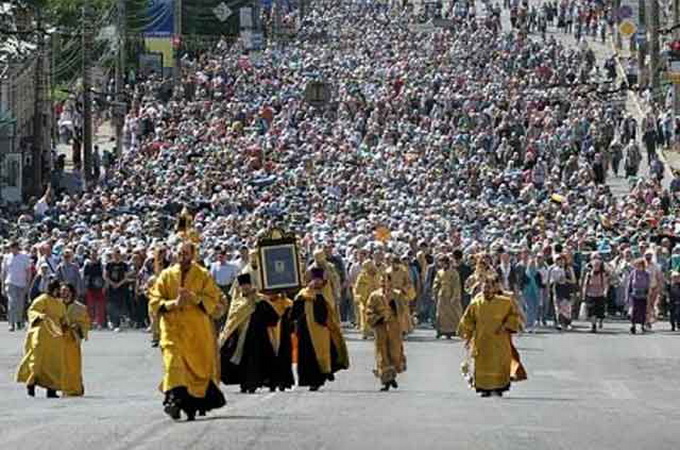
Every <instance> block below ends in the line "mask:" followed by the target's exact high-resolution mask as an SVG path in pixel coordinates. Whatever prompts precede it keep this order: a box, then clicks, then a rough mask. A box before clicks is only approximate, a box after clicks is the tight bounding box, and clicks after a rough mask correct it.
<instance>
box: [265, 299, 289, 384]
mask: <svg viewBox="0 0 680 450" xmlns="http://www.w3.org/2000/svg"><path fill="white" fill-rule="evenodd" d="M291 313H292V307H290V308H286V310H285V311H284V313H283V315H281V316H280V321H281V336H280V338H279V352H278V354H276V355H275V356H274V359H273V360H272V363H271V379H270V382H269V388H270V389H272V390H273V389H275V388H279V389H282V390H283V389H290V388H292V387H293V385H294V384H295V377H294V376H293V342H292V340H291V334H292V333H293V322H292V320H291Z"/></svg>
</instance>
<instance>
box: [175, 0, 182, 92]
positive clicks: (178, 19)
mask: <svg viewBox="0 0 680 450" xmlns="http://www.w3.org/2000/svg"><path fill="white" fill-rule="evenodd" d="M174 31H175V33H174V35H175V39H174V42H173V44H174V47H175V70H174V73H173V80H174V84H175V92H176V90H177V88H178V87H179V85H180V83H181V82H182V60H181V58H180V56H181V52H180V51H181V49H182V45H183V44H184V42H182V41H183V39H182V0H175V13H174Z"/></svg>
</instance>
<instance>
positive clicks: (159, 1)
mask: <svg viewBox="0 0 680 450" xmlns="http://www.w3.org/2000/svg"><path fill="white" fill-rule="evenodd" d="M147 5H148V6H147V10H146V20H145V21H144V22H145V26H144V36H147V37H168V36H171V35H172V34H173V31H174V28H175V0H148V4H147Z"/></svg>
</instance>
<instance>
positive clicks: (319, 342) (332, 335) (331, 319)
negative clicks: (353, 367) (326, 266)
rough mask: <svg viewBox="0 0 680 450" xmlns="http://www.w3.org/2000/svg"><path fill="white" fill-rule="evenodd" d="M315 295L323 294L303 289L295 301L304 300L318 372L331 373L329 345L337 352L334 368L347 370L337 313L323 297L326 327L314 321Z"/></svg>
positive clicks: (345, 352)
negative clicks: (325, 310)
mask: <svg viewBox="0 0 680 450" xmlns="http://www.w3.org/2000/svg"><path fill="white" fill-rule="evenodd" d="M317 293H320V294H323V292H319V291H316V290H314V289H311V288H304V289H302V290H301V291H300V292H299V293H298V295H297V297H296V299H297V300H298V301H299V300H304V302H305V318H306V323H307V329H308V330H309V335H310V337H311V339H312V345H313V347H314V354H315V355H316V360H317V362H318V364H319V370H320V371H321V373H324V374H326V373H332V367H333V364H332V361H331V344H333V345H334V346H335V349H336V351H337V358H338V360H337V364H336V366H339V367H341V368H343V369H347V368H349V353H348V352H347V344H346V343H345V338H344V337H343V336H342V330H341V329H340V321H339V319H338V316H337V313H336V312H335V309H334V308H333V305H332V304H331V303H330V301H329V299H328V298H326V297H325V296H324V299H325V300H326V303H327V308H328V321H327V324H326V326H323V325H320V324H318V323H317V322H316V320H314V299H315V298H316V295H317Z"/></svg>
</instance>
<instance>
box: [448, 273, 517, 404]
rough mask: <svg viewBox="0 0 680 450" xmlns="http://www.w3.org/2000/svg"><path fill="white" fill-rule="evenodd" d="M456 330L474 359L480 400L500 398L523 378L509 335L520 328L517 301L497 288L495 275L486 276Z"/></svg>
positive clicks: (476, 386) (474, 377) (475, 381)
mask: <svg viewBox="0 0 680 450" xmlns="http://www.w3.org/2000/svg"><path fill="white" fill-rule="evenodd" d="M478 281H480V282H481V290H482V292H481V293H479V294H477V296H475V298H474V299H473V300H472V302H471V303H470V305H469V306H468V308H467V309H466V310H465V314H464V315H463V319H462V320H461V322H460V326H459V327H458V334H459V336H461V337H462V338H463V339H465V341H466V346H467V347H468V348H469V350H470V355H471V357H472V359H473V360H474V376H473V380H474V387H475V389H476V390H477V392H479V393H480V394H481V396H482V397H490V396H492V395H493V396H498V397H502V396H503V392H505V391H507V390H509V389H510V383H511V381H520V380H522V379H526V373H525V372H524V368H523V367H522V366H521V363H520V362H519V354H518V353H517V350H516V349H515V347H514V346H513V344H512V334H514V333H517V332H518V331H520V330H521V329H522V316H521V315H520V313H519V310H518V308H517V304H516V302H515V301H514V300H513V299H512V298H511V297H510V296H507V295H505V294H504V293H503V292H502V291H501V290H500V289H499V283H498V277H497V275H495V274H494V275H488V276H487V277H486V278H485V279H484V280H483V281H482V280H478Z"/></svg>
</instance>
